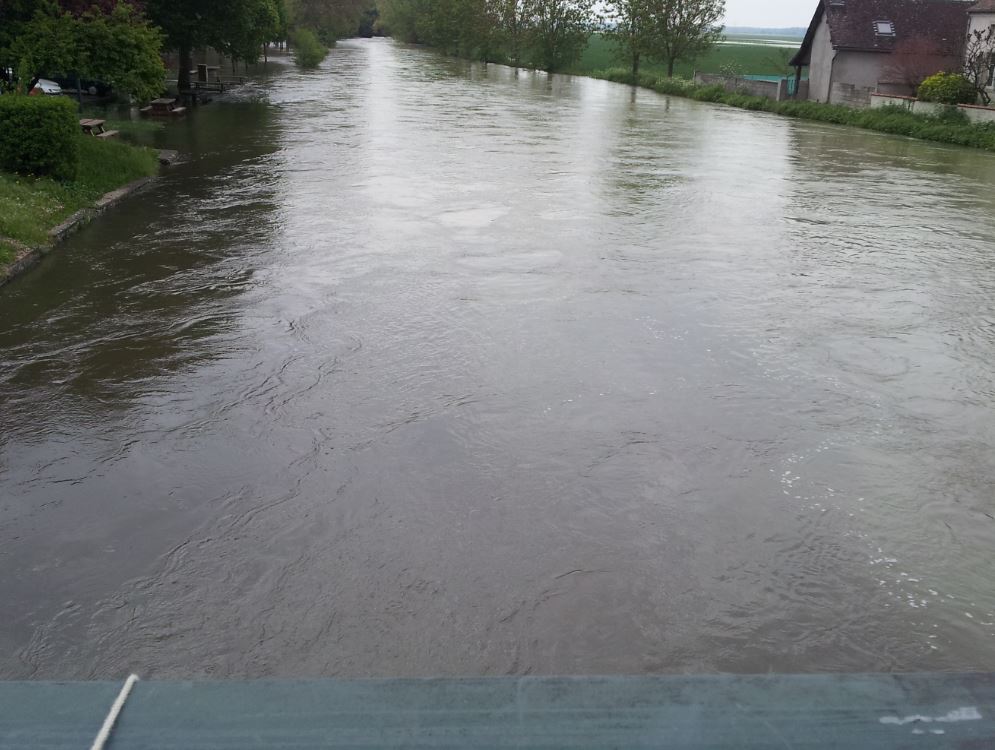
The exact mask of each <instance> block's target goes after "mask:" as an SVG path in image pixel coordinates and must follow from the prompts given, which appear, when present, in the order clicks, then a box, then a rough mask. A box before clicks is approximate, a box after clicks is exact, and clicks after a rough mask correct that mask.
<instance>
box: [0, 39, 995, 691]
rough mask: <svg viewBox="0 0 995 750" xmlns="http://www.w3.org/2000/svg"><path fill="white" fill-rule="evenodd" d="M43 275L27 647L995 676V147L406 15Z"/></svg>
mask: <svg viewBox="0 0 995 750" xmlns="http://www.w3.org/2000/svg"><path fill="white" fill-rule="evenodd" d="M155 137H156V138H157V139H158V141H159V145H163V146H170V147H173V148H178V149H180V150H181V151H183V152H185V153H186V154H188V155H189V156H190V159H189V160H188V161H187V162H186V163H185V164H182V165H179V166H176V167H173V168H171V169H169V171H168V172H167V173H166V174H165V177H164V178H163V179H162V180H161V181H159V182H158V183H157V184H156V185H155V186H154V187H153V188H151V189H150V190H148V191H147V192H145V193H144V194H142V195H140V196H137V197H134V198H133V199H130V200H129V201H127V202H126V203H125V204H124V205H123V206H121V207H119V208H117V209H115V210H113V211H112V212H110V213H109V214H108V215H107V216H106V217H104V218H102V219H101V220H100V221H99V222H97V223H95V224H93V225H91V226H90V227H89V228H87V229H86V230H84V231H83V232H81V233H80V234H78V235H77V236H75V237H74V238H73V239H71V240H70V241H69V242H68V243H66V245H65V246H64V247H63V248H62V249H61V250H60V252H58V253H56V254H54V255H53V256H51V257H50V258H49V259H47V260H46V262H45V263H44V264H43V266H42V267H41V268H39V269H37V270H35V271H33V272H32V273H30V274H29V275H27V276H26V277H24V278H22V279H21V280H19V281H17V282H16V283H14V284H12V285H10V286H8V287H6V288H4V289H3V290H0V352H2V355H0V356H2V360H0V420H2V423H0V566H2V577H0V608H2V611H0V614H2V617H0V677H3V678H22V677H32V678H88V677H119V676H121V675H123V674H125V673H126V672H127V671H128V670H135V671H137V672H139V673H140V674H142V675H145V676H156V677H175V676H188V677H205V676H209V677H219V678H220V677H259V676H324V675H339V676H350V677H353V676H423V675H488V674H505V673H510V674H525V673H534V674H538V673H673V672H712V671H717V670H722V671H725V670H728V671H734V672H767V671H775V672H787V671H800V672H813V671H837V670H846V671H878V670H885V671H891V670H901V671H904V670H938V669H963V670H968V669H982V670H993V669H995V584H993V580H995V556H993V550H995V492H993V484H995V483H993V479H995V447H993V446H995V417H993V406H995V367H993V363H995V156H993V155H989V154H983V153H980V152H975V151H969V150H961V149H954V148H947V147H939V146H934V145H930V144H925V143H920V142H914V141H910V140H906V139H901V138H893V137H888V136H881V135H876V134H871V133H865V132H861V131H858V130H851V129H846V128H838V127H834V126H828V125H820V124H811V123H803V122H794V121H791V120H788V119H783V118H778V117H775V116H768V115H764V114H756V113H749V112H744V111H739V110H735V109H730V108H724V107H717V106H712V105H707V104H700V103H696V102H691V101H687V100H682V99H669V98H667V97H663V96H659V95H657V94H654V93H652V92H648V91H632V90H631V89H629V88H627V87H625V86H621V85H616V84H611V83H607V82H600V81H593V80H586V79H573V78H569V77H555V78H553V79H552V80H551V79H549V78H547V77H546V76H545V75H543V74H537V73H531V72H525V71H522V72H520V73H517V74H516V73H515V72H514V71H513V70H510V69H507V68H502V67H497V66H489V67H483V66H477V65H468V64H466V63H462V62H459V61H456V60H451V59H444V58H441V57H438V56H436V55H434V54H432V53H430V52H427V51H424V50H417V49H409V48H405V47H402V46H399V45H395V44H393V43H391V42H388V41H383V40H377V41H356V42H346V43H342V44H340V45H339V46H338V48H337V49H335V50H334V51H333V52H332V54H331V56H330V57H329V59H328V61H327V62H326V63H325V66H324V69H322V70H321V71H317V72H313V73H300V72H297V71H296V70H294V69H292V68H289V67H282V66H280V65H276V66H273V67H272V75H270V76H269V77H264V78H261V79H260V80H259V82H257V83H255V84H252V85H250V86H247V87H246V88H244V89H243V90H241V91H240V92H238V93H236V94H235V95H232V96H231V97H229V98H227V99H226V100H224V101H217V102H215V103H213V104H211V105H210V106H208V107H205V108H203V109H201V110H199V111H197V112H195V113H193V114H192V115H191V116H189V117H188V118H186V119H185V120H183V121H179V122H175V123H172V124H170V125H169V126H168V127H167V129H166V130H165V131H164V132H163V133H162V134H160V135H158V136H155Z"/></svg>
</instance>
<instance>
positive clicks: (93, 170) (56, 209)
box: [0, 135, 159, 265]
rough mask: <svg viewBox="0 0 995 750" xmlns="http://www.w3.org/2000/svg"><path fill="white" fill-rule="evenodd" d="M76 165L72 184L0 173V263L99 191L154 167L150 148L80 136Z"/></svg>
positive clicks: (87, 203)
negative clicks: (20, 245)
mask: <svg viewBox="0 0 995 750" xmlns="http://www.w3.org/2000/svg"><path fill="white" fill-rule="evenodd" d="M79 138H80V166H79V173H78V174H77V176H76V179H75V180H73V181H72V182H57V181H55V180H51V179H48V178H41V177H39V178H35V177H25V176H23V175H15V174H8V173H6V172H0V206H3V211H0V265H2V264H3V263H4V262H6V261H9V260H10V259H11V258H12V257H13V254H14V250H15V248H14V245H13V244H12V243H10V242H9V241H5V240H16V241H17V242H19V243H21V244H24V245H39V244H44V243H46V242H48V230H49V229H51V228H52V227H55V226H57V225H58V224H59V223H60V222H61V221H63V220H65V219H66V218H67V217H68V216H70V215H71V214H73V213H74V212H76V211H78V210H80V209H81V208H86V207H89V206H92V205H93V203H94V202H95V201H96V200H97V199H98V198H99V197H100V196H102V195H103V194H104V193H107V192H109V191H111V190H114V189H116V188H119V187H121V186H122V185H126V184H128V183H129V182H131V181H133V180H137V179H138V178H140V177H146V176H148V175H152V174H155V173H156V171H157V170H158V166H159V165H158V160H157V158H156V154H155V152H154V151H152V150H151V149H147V148H136V147H134V146H129V145H127V144H124V143H114V142H113V141H103V140H100V139H97V138H90V137H88V136H84V135H80V136H79Z"/></svg>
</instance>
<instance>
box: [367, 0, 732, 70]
mask: <svg viewBox="0 0 995 750" xmlns="http://www.w3.org/2000/svg"><path fill="white" fill-rule="evenodd" d="M377 5H378V9H379V11H380V19H379V23H380V24H381V27H382V29H383V31H384V32H385V33H386V34H389V35H390V36H393V37H395V38H397V39H400V40H403V41H407V42H414V43H420V44H427V45H430V46H432V47H436V48H438V49H440V50H443V51H444V52H447V53H449V54H453V55H458V56H460V57H467V58H471V59H477V60H485V61H488V62H501V63H507V64H510V65H515V66H526V67H532V68H539V69H542V70H548V71H557V70H563V69H565V68H569V67H570V66H571V65H573V64H574V63H575V62H576V61H577V60H578V59H579V58H580V56H581V54H582V53H583V51H584V48H585V46H586V45H587V41H588V38H589V37H590V35H591V34H592V33H593V32H595V31H600V32H602V33H604V34H605V35H606V36H609V37H610V38H611V39H613V40H614V41H615V42H616V44H617V46H618V48H619V51H620V53H621V54H623V55H624V56H625V57H626V59H627V60H629V61H630V62H631V67H632V70H633V73H634V74H636V73H638V70H639V63H640V60H641V59H652V60H657V61H660V62H663V63H664V64H665V65H666V66H667V69H668V71H669V72H670V73H671V74H672V73H673V68H674V64H675V62H676V61H678V60H688V59H693V58H694V57H696V56H698V55H700V54H702V53H704V52H705V51H707V50H708V48H709V47H710V46H711V45H712V44H714V43H715V42H716V41H718V39H720V38H721V33H722V26H721V25H720V24H719V20H720V19H721V18H722V15H723V13H724V12H725V4H724V2H723V0H611V1H609V2H595V0H379V2H378V4H377Z"/></svg>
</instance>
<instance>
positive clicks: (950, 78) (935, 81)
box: [917, 73, 978, 104]
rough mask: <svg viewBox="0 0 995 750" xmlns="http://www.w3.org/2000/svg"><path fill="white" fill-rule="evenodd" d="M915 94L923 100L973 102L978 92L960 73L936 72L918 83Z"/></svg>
mask: <svg viewBox="0 0 995 750" xmlns="http://www.w3.org/2000/svg"><path fill="white" fill-rule="evenodd" d="M917 96H918V97H919V98H920V99H922V101H924V102H937V103H939V104H974V102H975V101H976V100H977V98H978V92H977V90H976V89H975V87H974V84H973V83H971V82H970V81H969V80H967V78H965V77H964V76H962V75H961V74H960V73H936V74H935V75H931V76H930V77H929V78H927V79H926V80H925V81H923V82H922V83H921V84H920V86H919V91H918V92H917Z"/></svg>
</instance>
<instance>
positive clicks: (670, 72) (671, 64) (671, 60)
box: [667, 57, 677, 78]
mask: <svg viewBox="0 0 995 750" xmlns="http://www.w3.org/2000/svg"><path fill="white" fill-rule="evenodd" d="M675 62H677V60H675V59H674V58H673V57H668V58H667V78H673V77H674V63H675Z"/></svg>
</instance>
